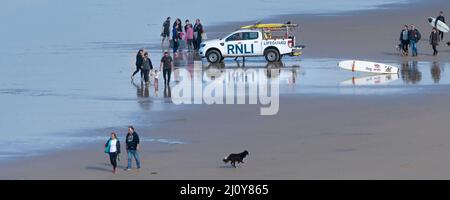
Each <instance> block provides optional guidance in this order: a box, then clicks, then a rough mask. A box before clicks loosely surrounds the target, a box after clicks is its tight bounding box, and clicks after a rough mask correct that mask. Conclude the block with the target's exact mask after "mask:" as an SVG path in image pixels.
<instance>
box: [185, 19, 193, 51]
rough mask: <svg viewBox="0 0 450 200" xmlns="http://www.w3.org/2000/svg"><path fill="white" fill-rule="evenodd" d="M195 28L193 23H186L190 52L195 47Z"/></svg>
mask: <svg viewBox="0 0 450 200" xmlns="http://www.w3.org/2000/svg"><path fill="white" fill-rule="evenodd" d="M193 43H194V29H193V28H192V24H188V25H186V44H187V46H188V52H191V51H192V50H193V48H194V46H193Z"/></svg>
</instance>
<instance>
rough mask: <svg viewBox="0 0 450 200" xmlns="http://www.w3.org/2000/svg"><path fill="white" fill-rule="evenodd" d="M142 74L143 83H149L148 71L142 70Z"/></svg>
mask: <svg viewBox="0 0 450 200" xmlns="http://www.w3.org/2000/svg"><path fill="white" fill-rule="evenodd" d="M142 73H143V74H144V81H145V82H146V83H147V82H149V81H150V80H149V77H148V75H149V74H150V70H147V69H143V70H142Z"/></svg>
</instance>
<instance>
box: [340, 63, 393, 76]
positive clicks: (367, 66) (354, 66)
mask: <svg viewBox="0 0 450 200" xmlns="http://www.w3.org/2000/svg"><path fill="white" fill-rule="evenodd" d="M338 66H339V67H340V68H342V69H346V70H351V71H352V72H355V71H359V72H370V73H379V74H397V73H398V72H399V70H398V68H397V67H394V66H391V65H386V64H382V63H375V62H369V61H361V60H344V61H341V62H339V63H338Z"/></svg>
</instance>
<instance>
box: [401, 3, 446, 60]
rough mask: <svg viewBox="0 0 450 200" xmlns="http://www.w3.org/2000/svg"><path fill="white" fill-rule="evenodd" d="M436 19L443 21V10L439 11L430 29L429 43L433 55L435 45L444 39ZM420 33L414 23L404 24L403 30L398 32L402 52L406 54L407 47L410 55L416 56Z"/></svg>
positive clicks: (434, 54)
mask: <svg viewBox="0 0 450 200" xmlns="http://www.w3.org/2000/svg"><path fill="white" fill-rule="evenodd" d="M438 21H442V22H444V23H445V17H444V12H443V11H441V12H439V16H438V17H437V18H436V21H435V24H434V26H435V27H433V29H432V30H431V33H430V37H429V43H430V45H431V47H432V48H433V56H436V55H437V54H438V51H437V48H436V47H437V46H438V45H439V42H440V41H441V40H443V39H444V32H442V31H439V30H438V29H437V28H436V26H437V23H438ZM421 37H422V36H421V34H420V32H419V30H417V29H416V27H415V26H414V25H410V26H408V25H404V28H403V30H402V31H401V32H400V45H401V50H402V54H403V55H406V56H408V55H409V48H411V56H413V57H414V56H417V43H418V42H419V40H420V39H421Z"/></svg>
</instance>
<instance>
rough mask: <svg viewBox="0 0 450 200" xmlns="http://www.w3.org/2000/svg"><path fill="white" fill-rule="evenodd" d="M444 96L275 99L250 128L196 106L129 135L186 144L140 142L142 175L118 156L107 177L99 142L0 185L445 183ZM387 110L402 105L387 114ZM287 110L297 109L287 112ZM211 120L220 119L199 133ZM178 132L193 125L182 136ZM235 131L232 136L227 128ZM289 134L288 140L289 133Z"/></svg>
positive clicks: (45, 160) (244, 109)
mask: <svg viewBox="0 0 450 200" xmlns="http://www.w3.org/2000/svg"><path fill="white" fill-rule="evenodd" d="M445 92H446V94H445V97H444V98H442V97H443V96H444V95H442V94H441V93H434V94H430V95H428V96H423V95H421V94H409V95H400V96H391V95H389V96H352V95H346V96H337V97H334V98H328V97H317V96H309V95H286V96H283V97H281V103H283V105H286V106H283V107H281V110H280V114H279V115H277V116H270V117H263V116H256V117H253V118H251V119H250V118H248V117H250V116H254V114H253V113H254V111H256V110H257V108H256V106H239V107H233V106H231V107H230V106H226V105H213V106H209V107H208V106H200V107H199V108H198V109H196V112H195V113H192V112H190V111H186V110H184V111H171V112H168V113H167V115H168V116H171V118H172V119H176V118H179V117H181V116H187V115H189V118H188V119H187V120H186V121H185V122H179V123H177V124H174V126H171V127H159V128H143V127H138V129H137V131H138V133H139V134H140V135H141V136H144V137H145V136H149V135H152V134H153V133H161V134H162V133H164V135H166V136H168V137H180V138H183V137H184V140H187V141H189V143H188V144H186V145H165V144H160V143H152V142H143V144H142V151H141V158H142V163H143V165H142V167H143V168H142V169H141V170H139V171H138V170H136V169H133V170H132V171H131V172H125V171H123V170H122V168H124V167H125V166H126V155H125V154H123V155H122V157H121V158H122V159H121V161H120V162H119V163H120V164H119V172H118V174H116V175H113V174H112V173H111V172H110V166H109V164H108V160H107V155H106V154H104V153H103V152H102V151H103V147H102V145H103V142H101V143H98V144H90V145H83V146H79V147H78V148H75V149H66V150H63V151H58V152H53V153H51V154H49V155H47V156H42V157H34V158H30V159H26V160H21V161H17V162H15V163H12V164H10V165H6V166H4V167H3V170H2V172H1V173H0V178H2V179H58V180H59V179H102V180H103V179H156V180H164V179H170V180H176V179H202V180H205V179H206V180H208V179H238V180H241V179H270V180H278V179H398V178H401V179H416V178H417V179H427V178H430V177H432V178H437V179H446V178H448V176H445V174H444V173H443V171H445V170H446V168H447V167H446V166H448V165H450V159H445V158H446V154H447V152H448V150H450V146H449V145H446V144H445V143H444V141H446V138H448V137H450V136H448V134H446V130H448V128H450V127H448V126H449V125H448V123H447V122H445V120H444V121H443V120H440V119H442V118H448V117H450V116H449V113H450V112H449V110H448V106H445V107H440V106H441V105H447V104H448V103H447V102H446V99H447V98H446V97H448V96H449V94H450V88H447V89H446V90H445ZM438 97H440V98H438ZM393 101H399V102H402V103H401V104H399V105H394V104H391V105H389V102H393ZM382 105H383V107H378V106H382ZM438 105H439V106H438ZM293 106H295V107H297V108H299V109H290V108H292V107H293ZM211 112H215V113H222V115H219V116H216V118H217V120H214V121H209V124H203V125H202V126H199V125H200V124H202V123H203V121H204V120H205V118H204V117H206V116H208V113H211ZM243 113H247V114H243ZM314 113H315V114H314ZM368 113H370V115H368ZM385 113H391V115H386V114H385ZM417 113H421V114H417ZM341 114H345V115H348V116H352V120H350V121H349V120H346V119H343V118H342V115H341ZM239 116H242V117H244V118H246V119H247V120H246V123H242V122H240V121H241V120H240V117H239ZM289 118H291V119H290V120H286V119H289ZM294 119H295V120H294ZM322 122H327V123H326V124H324V123H322ZM188 124H189V125H191V124H195V125H197V126H189V127H186V125H188ZM237 124H240V125H239V126H240V128H239V129H234V128H233V127H234V126H235V125H237ZM182 127H184V128H182ZM293 127H297V128H296V130H297V131H292V130H291V128H293ZM335 127H340V128H339V129H336V128H335ZM230 129H231V130H235V131H228V130H230ZM255 130H256V131H255ZM289 130H290V131H289ZM256 132H257V133H258V134H257V135H255V133H256ZM255 136H256V137H255ZM236 137H238V138H239V140H235V138H236ZM380 147H382V148H380ZM244 148H245V149H248V150H249V152H250V155H249V157H248V158H247V160H246V164H245V165H240V166H239V167H238V168H237V169H232V168H230V166H229V165H225V164H223V163H221V161H220V159H221V158H222V157H223V156H224V155H225V154H227V153H230V152H240V151H242V150H243V149H244ZM400 155H401V156H402V157H398V156H400ZM431 158H439V159H436V160H432V159H431ZM339 159H342V160H339ZM380 161H381V162H380ZM427 165H432V166H431V168H430V167H429V166H428V167H426V166H427ZM29 166H32V168H30V167H29ZM359 167H361V168H359ZM275 169H276V170H275ZM428 169H433V170H428ZM298 170H299V171H298ZM335 170H338V171H339V173H336V172H337V171H335ZM383 170H386V171H383ZM154 172H156V174H154Z"/></svg>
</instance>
